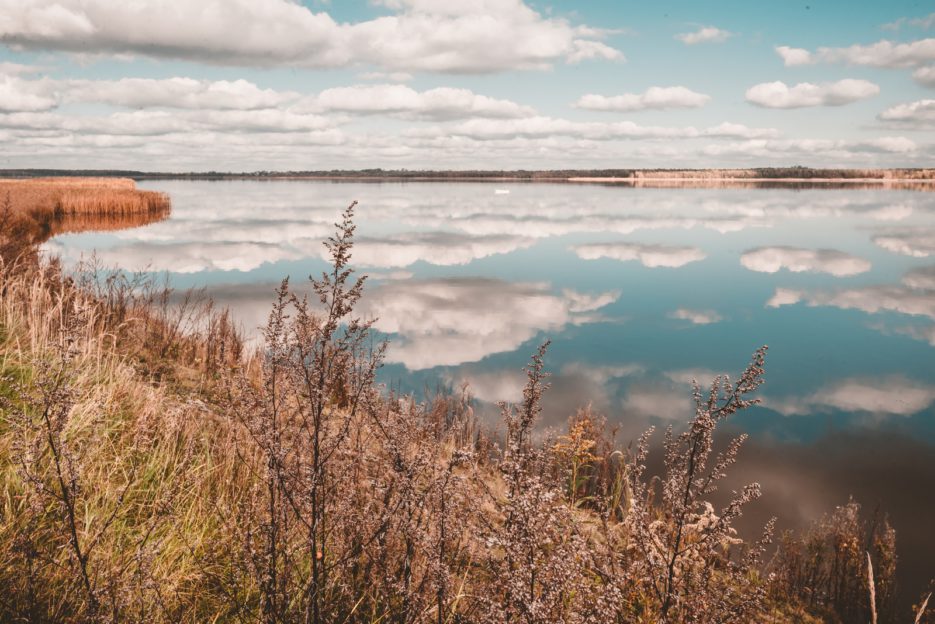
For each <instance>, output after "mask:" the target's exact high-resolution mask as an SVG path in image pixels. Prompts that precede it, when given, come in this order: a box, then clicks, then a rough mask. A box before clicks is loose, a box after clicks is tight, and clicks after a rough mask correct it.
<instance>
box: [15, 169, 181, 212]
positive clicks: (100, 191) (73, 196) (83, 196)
mask: <svg viewBox="0 0 935 624" xmlns="http://www.w3.org/2000/svg"><path fill="white" fill-rule="evenodd" d="M0 201H3V202H8V204H9V207H10V208H11V209H12V210H13V211H14V212H15V213H28V212H40V213H45V214H52V215H56V216H63V215H104V214H106V215H115V214H139V213H154V212H162V211H165V210H167V209H168V207H169V197H168V195H166V194H165V193H158V192H155V191H141V190H139V189H137V188H136V183H135V182H134V181H133V180H130V179H128V178H36V179H30V180H0Z"/></svg>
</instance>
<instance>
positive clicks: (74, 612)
mask: <svg viewBox="0 0 935 624" xmlns="http://www.w3.org/2000/svg"><path fill="white" fill-rule="evenodd" d="M352 216H353V206H352V207H351V208H349V209H348V210H347V211H346V212H345V213H344V215H343V218H342V220H341V221H340V222H339V223H338V224H337V229H336V233H335V235H334V236H333V237H332V238H331V239H329V241H328V242H327V248H328V251H329V253H330V256H331V260H332V268H331V270H330V271H329V272H328V273H326V274H324V275H322V276H321V277H319V278H316V279H312V280H311V290H312V292H313V293H314V296H313V297H312V299H311V300H309V299H307V298H305V297H301V296H299V295H297V294H296V293H295V292H294V291H293V290H292V288H291V286H290V284H289V282H288V281H284V282H283V283H282V285H281V286H280V288H279V289H278V291H277V292H276V293H271V297H274V301H273V303H272V306H271V312H270V315H269V319H268V323H267V326H266V329H265V332H264V345H263V347H262V348H261V349H260V350H258V351H255V352H250V351H246V350H245V349H244V347H243V342H242V341H241V340H240V338H239V336H238V333H237V331H236V330H235V328H234V327H233V326H232V324H231V323H230V320H229V317H228V316H227V315H226V314H225V313H224V312H219V311H216V310H214V309H213V308H212V306H211V305H210V302H208V301H206V300H204V299H203V298H200V297H199V296H198V293H188V294H186V295H183V296H181V297H174V298H173V297H170V291H169V290H168V289H167V287H166V286H165V284H163V283H160V282H158V281H156V280H153V279H152V278H150V277H147V276H145V275H138V276H129V275H126V274H123V273H119V272H118V273H104V272H101V271H100V270H99V269H97V268H96V267H93V266H91V267H81V268H79V270H78V271H77V272H75V273H74V274H73V275H65V274H64V273H63V272H62V271H61V269H60V268H59V267H58V266H57V265H56V264H55V263H54V262H52V263H49V264H45V265H30V266H29V267H27V268H26V269H23V270H17V267H16V266H11V265H10V264H7V263H4V264H2V265H0V587H2V588H3V590H4V591H3V592H0V620H2V621H11V622H49V621H55V622H58V621H63V622H97V621H105V620H106V621H111V622H179V621H184V622H203V621H211V622H247V621H249V622H255V621H262V622H268V623H286V622H313V623H315V624H319V623H324V622H329V623H330V622H368V623H374V624H375V623H377V622H398V623H403V624H408V623H416V622H433V623H436V624H443V623H467V622H483V623H495V622H526V623H542V624H545V623H552V622H566V623H569V624H578V623H582V624H583V623H591V622H594V623H598V622H600V623H603V622H621V623H622V622H643V623H650V622H669V623H676V622H699V623H704V622H710V623H715V622H717V623H722V622H751V621H764V622H776V623H779V622H815V621H819V620H818V619H817V618H822V619H823V620H825V621H830V622H842V623H850V622H855V623H856V622H865V621H866V618H867V617H868V613H869V609H870V605H871V602H870V601H871V600H873V603H872V604H873V606H874V607H875V611H876V613H877V617H878V618H879V622H884V623H887V622H895V621H897V615H896V614H895V612H894V611H893V608H892V604H893V603H892V597H893V596H894V591H895V588H894V587H893V585H892V579H893V576H892V570H893V567H894V566H895V555H894V552H895V551H894V545H893V544H894V539H895V537H894V534H893V532H892V530H891V529H890V528H889V527H888V525H886V523H885V518H884V517H883V516H882V515H878V516H876V517H875V518H876V519H875V520H873V521H872V522H871V524H869V525H867V524H865V523H863V521H862V520H861V519H860V516H859V514H858V509H857V507H856V506H855V505H849V506H847V507H844V508H842V509H840V510H838V511H836V512H835V514H833V515H832V516H830V517H829V518H828V519H827V520H825V521H824V522H823V523H821V524H819V525H817V526H816V528H815V529H814V530H813V531H812V532H811V533H809V534H808V535H806V536H804V537H801V538H796V537H794V536H786V537H784V538H783V540H782V541H781V545H780V548H779V550H778V554H777V555H776V556H775V557H774V558H773V559H772V561H770V562H766V563H764V562H763V561H762V558H763V556H764V554H765V552H766V549H767V545H768V542H769V539H770V534H771V527H767V528H766V532H765V536H764V537H763V538H761V539H759V540H756V541H749V540H747V539H745V538H744V537H742V536H740V535H738V534H737V533H736V531H735V529H734V528H733V523H734V520H735V519H736V518H737V517H738V516H739V515H740V513H741V512H742V510H743V507H744V505H745V504H746V503H747V502H749V501H751V500H753V499H754V498H756V497H757V496H758V495H759V491H758V486H756V485H755V484H752V485H750V486H749V487H748V488H746V489H744V490H743V491H741V492H740V493H739V494H737V495H736V496H735V497H734V499H733V500H732V501H731V502H730V503H729V504H728V505H726V506H725V507H723V508H720V509H719V508H717V507H715V505H714V504H713V502H712V498H711V494H712V492H713V490H714V488H715V486H716V485H717V483H718V482H719V481H720V479H721V478H722V477H723V475H724V472H725V471H726V470H727V469H729V468H730V466H731V465H732V464H733V462H734V460H735V459H736V457H737V456H738V454H739V453H740V452H741V448H742V443H743V439H742V438H738V439H737V440H734V441H733V442H732V443H731V444H730V445H729V446H728V447H727V448H725V449H724V450H723V451H722V452H721V453H720V454H718V453H717V452H716V451H717V450H718V449H716V448H715V445H714V439H715V437H714V434H715V430H716V428H717V426H718V425H719V423H721V422H722V421H723V420H724V419H725V418H729V417H730V416H731V415H732V414H733V413H734V412H736V411H738V410H742V409H745V408H746V407H748V406H750V405H752V404H754V403H755V402H756V399H755V398H754V397H753V393H755V391H756V390H757V387H758V386H759V384H760V383H761V381H762V378H763V374H764V364H765V354H766V351H765V348H764V349H761V350H759V351H757V352H756V353H755V354H754V357H753V359H752V361H751V363H750V365H749V366H748V367H747V368H746V369H745V370H744V371H743V372H742V373H741V375H740V376H739V377H738V379H737V381H735V382H731V381H730V380H728V379H727V378H720V379H718V380H716V381H715V383H714V384H713V385H712V386H711V387H710V388H708V389H707V390H706V391H702V390H701V389H700V388H697V389H696V393H695V404H696V410H695V414H694V417H692V418H690V419H687V421H686V423H685V424H684V426H683V427H682V428H679V429H670V430H669V431H667V432H666V434H665V443H664V447H663V455H664V469H663V471H662V472H661V474H659V475H657V476H650V475H649V474H648V469H647V465H646V464H647V454H648V453H649V445H650V440H651V437H650V436H651V432H649V433H647V434H646V435H645V436H644V437H643V438H642V439H641V441H640V444H639V446H638V448H637V449H636V450H634V451H630V450H628V449H627V448H626V447H623V446H621V445H620V444H618V443H617V441H616V440H615V439H614V437H613V434H612V432H609V431H608V430H607V428H606V427H605V426H604V424H603V422H602V421H601V419H600V418H598V417H596V416H595V415H593V414H592V413H591V412H590V411H589V410H587V409H585V410H582V411H580V412H579V413H578V414H576V415H575V416H574V417H573V418H572V419H571V420H570V422H569V428H568V431H567V432H566V433H565V434H564V435H561V436H559V437H558V438H555V439H546V440H544V441H539V440H537V438H536V437H535V436H534V435H533V432H534V429H535V427H536V423H537V420H538V418H539V414H540V411H541V406H542V401H543V400H546V398H547V391H548V374H547V373H546V371H545V356H546V348H547V344H546V345H543V346H542V348H540V350H539V351H538V352H537V353H536V354H535V356H534V357H533V358H532V360H531V362H530V364H529V366H528V368H527V384H526V387H525V389H524V393H523V400H522V401H521V402H520V403H519V404H517V405H509V404H503V405H502V418H503V425H504V428H505V439H503V440H500V441H498V440H497V437H496V436H494V435H492V434H490V433H485V432H484V430H483V428H482V427H480V426H479V424H478V423H477V422H476V421H475V419H474V417H473V411H472V408H471V401H470V397H469V396H467V395H466V394H464V393H462V394H460V395H458V396H441V397H435V398H432V399H430V400H427V401H426V402H422V403H419V402H416V401H415V400H414V399H413V398H412V397H401V396H396V395H393V394H389V395H388V394H386V393H385V392H384V391H382V389H381V388H380V386H379V385H378V384H376V383H375V372H376V370H377V368H378V367H379V366H380V364H381V362H382V356H383V346H382V344H381V343H379V342H378V341H376V340H375V338H374V337H373V336H372V335H371V325H370V322H368V321H365V320H362V319H358V318H356V317H355V316H354V305H355V303H356V302H357V301H358V299H359V297H360V295H361V292H362V289H363V286H364V280H363V279H355V278H354V275H353V272H352V271H351V269H350V268H349V261H350V257H351V250H352V243H353V234H354V226H353V223H352ZM868 557H869V558H868ZM865 562H871V564H872V571H871V570H870V569H869V566H866V565H864V563H865ZM870 579H873V580H874V581H875V582H874V583H873V585H874V589H875V592H876V598H875V599H873V598H869V596H870V593H869V591H868V590H869V585H870ZM925 610H926V607H924V606H921V607H920V610H919V613H920V615H919V617H920V618H923V619H922V620H921V621H924V618H925V617H926V616H925V615H924V613H923V612H925Z"/></svg>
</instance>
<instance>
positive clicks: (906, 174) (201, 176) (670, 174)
mask: <svg viewBox="0 0 935 624" xmlns="http://www.w3.org/2000/svg"><path fill="white" fill-rule="evenodd" d="M40 177H41V178H47V177H99V178H101V177H104V178H114V177H119V178H131V179H133V180H137V181H143V180H208V181H221V180H267V181H276V180H318V181H331V182H344V181H346V182H499V183H504V182H510V183H516V182H543V183H566V182H567V183H574V184H632V185H640V184H646V185H671V184H683V183H687V184H747V183H749V184H761V185H762V184H816V185H827V184H841V185H850V184H865V185H866V184H870V185H889V184H897V185H898V184H913V185H915V184H921V185H924V186H926V187H928V186H930V185H931V184H932V183H935V168H919V169H908V168H900V169H822V168H809V167H759V168H748V169H723V168H717V169H551V170H512V171H501V170H406V169H401V170H387V169H361V170H330V171H321V170H319V171H314V170H307V171H254V172H220V171H207V172H150V171H134V170H107V169H102V170H70V169H0V178H17V179H23V178H40Z"/></svg>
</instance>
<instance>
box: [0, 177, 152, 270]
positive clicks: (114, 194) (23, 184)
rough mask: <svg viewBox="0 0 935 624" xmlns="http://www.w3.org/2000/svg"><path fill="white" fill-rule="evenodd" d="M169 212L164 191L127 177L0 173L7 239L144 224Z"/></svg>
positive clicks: (1, 222) (0, 217)
mask: <svg viewBox="0 0 935 624" xmlns="http://www.w3.org/2000/svg"><path fill="white" fill-rule="evenodd" d="M169 211H170V202H169V197H168V195H166V194H165V193H159V192H156V191H144V190H140V189H137V188H136V182H134V181H133V180H131V179H129V178H103V177H102V178H85V177H59V178H45V177H43V178H25V179H12V178H2V177H0V231H3V232H4V233H5V234H6V236H5V237H4V238H6V239H8V240H7V242H6V243H5V244H10V242H9V241H10V240H12V241H13V242H15V243H17V244H19V243H21V242H23V241H28V242H29V243H31V244H38V243H41V242H43V241H44V240H46V239H48V238H50V237H52V236H55V235H57V234H64V233H67V232H81V231H87V230H114V229H123V228H127V227H134V226H139V225H145V224H146V223H151V222H153V221H158V220H161V219H164V218H166V217H167V216H168V215H169ZM5 255H9V254H5Z"/></svg>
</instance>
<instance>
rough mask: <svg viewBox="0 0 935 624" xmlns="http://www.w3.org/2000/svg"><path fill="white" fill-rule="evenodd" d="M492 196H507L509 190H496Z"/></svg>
mask: <svg viewBox="0 0 935 624" xmlns="http://www.w3.org/2000/svg"><path fill="white" fill-rule="evenodd" d="M493 194H494V195H509V194H510V190H509V189H496V190H495V191H494V192H493Z"/></svg>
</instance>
